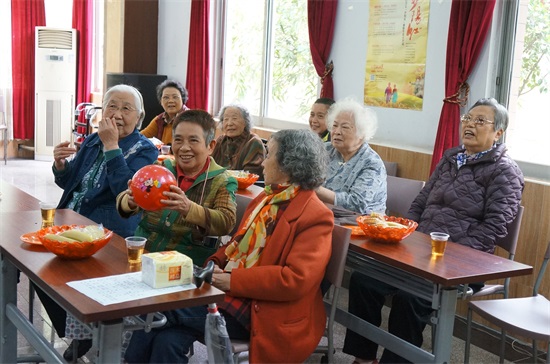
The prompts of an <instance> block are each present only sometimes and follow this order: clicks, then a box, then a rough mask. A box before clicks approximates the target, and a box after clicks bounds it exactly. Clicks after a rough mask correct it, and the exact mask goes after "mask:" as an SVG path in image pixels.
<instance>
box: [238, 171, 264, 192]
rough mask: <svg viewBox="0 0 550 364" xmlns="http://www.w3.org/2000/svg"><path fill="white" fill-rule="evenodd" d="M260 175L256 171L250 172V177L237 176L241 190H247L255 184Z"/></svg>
mask: <svg viewBox="0 0 550 364" xmlns="http://www.w3.org/2000/svg"><path fill="white" fill-rule="evenodd" d="M259 177H260V176H258V175H257V174H254V173H249V174H248V177H244V178H243V177H235V178H236V179H237V184H238V188H239V190H246V189H247V188H248V187H250V186H251V185H253V184H254V182H256V181H257V180H258V178H259Z"/></svg>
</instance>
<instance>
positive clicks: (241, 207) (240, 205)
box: [229, 193, 252, 236]
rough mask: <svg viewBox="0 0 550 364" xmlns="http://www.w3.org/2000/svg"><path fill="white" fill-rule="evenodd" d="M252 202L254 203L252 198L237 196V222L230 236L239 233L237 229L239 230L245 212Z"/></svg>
mask: <svg viewBox="0 0 550 364" xmlns="http://www.w3.org/2000/svg"><path fill="white" fill-rule="evenodd" d="M250 201H252V198H251V197H249V196H243V195H239V194H238V193H237V194H235V202H236V203H237V221H236V222H235V227H233V230H231V233H230V234H229V235H231V236H233V235H235V233H236V232H237V229H238V228H239V225H240V224H241V221H242V219H243V217H244V211H245V210H246V208H247V207H248V204H249V203H250Z"/></svg>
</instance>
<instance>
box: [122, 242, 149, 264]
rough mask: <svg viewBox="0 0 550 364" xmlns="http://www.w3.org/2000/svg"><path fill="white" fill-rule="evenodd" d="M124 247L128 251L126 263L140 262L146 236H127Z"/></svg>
mask: <svg viewBox="0 0 550 364" xmlns="http://www.w3.org/2000/svg"><path fill="white" fill-rule="evenodd" d="M125 240H126V249H127V251H128V263H130V264H137V263H141V256H142V254H143V250H144V249H145V243H146V242H147V238H144V237H141V236H129V237H127V238H126V239H125Z"/></svg>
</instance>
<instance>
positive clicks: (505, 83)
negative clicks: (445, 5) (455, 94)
mask: <svg viewBox="0 0 550 364" xmlns="http://www.w3.org/2000/svg"><path fill="white" fill-rule="evenodd" d="M497 6H500V8H496V9H495V13H494V16H493V19H495V16H498V14H497V11H500V12H501V14H502V16H501V19H502V22H501V24H500V25H499V27H498V29H497V31H498V33H497V34H498V38H497V39H498V46H497V47H495V49H496V51H495V52H496V53H498V54H497V55H496V56H497V59H498V62H497V67H496V70H495V76H496V77H495V80H496V85H495V98H496V99H497V100H498V101H499V102H500V103H501V104H503V105H504V106H506V108H507V109H508V110H510V107H511V101H512V100H511V97H512V79H513V67H514V52H515V48H516V42H517V27H518V19H519V15H520V14H519V12H520V1H504V2H501V3H500V4H499V3H497ZM507 137H508V131H506V133H505V134H504V136H503V137H502V140H503V141H504V142H505V143H506V139H507ZM514 160H515V162H516V163H517V164H518V166H519V167H520V169H521V170H522V172H523V174H524V177H525V178H528V179H534V180H542V181H550V165H546V164H540V163H534V162H531V161H528V160H522V159H516V158H514Z"/></svg>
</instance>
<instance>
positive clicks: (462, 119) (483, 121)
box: [460, 114, 495, 126]
mask: <svg viewBox="0 0 550 364" xmlns="http://www.w3.org/2000/svg"><path fill="white" fill-rule="evenodd" d="M470 121H473V122H474V124H475V125H476V126H483V125H485V124H494V123H495V122H494V121H492V120H488V119H486V118H484V117H483V116H476V117H475V118H472V116H471V115H468V114H464V115H462V116H461V117H460V122H461V123H462V125H464V124H469V123H470Z"/></svg>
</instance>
